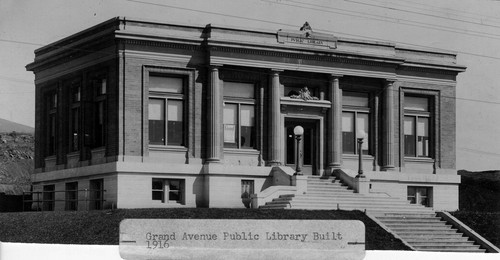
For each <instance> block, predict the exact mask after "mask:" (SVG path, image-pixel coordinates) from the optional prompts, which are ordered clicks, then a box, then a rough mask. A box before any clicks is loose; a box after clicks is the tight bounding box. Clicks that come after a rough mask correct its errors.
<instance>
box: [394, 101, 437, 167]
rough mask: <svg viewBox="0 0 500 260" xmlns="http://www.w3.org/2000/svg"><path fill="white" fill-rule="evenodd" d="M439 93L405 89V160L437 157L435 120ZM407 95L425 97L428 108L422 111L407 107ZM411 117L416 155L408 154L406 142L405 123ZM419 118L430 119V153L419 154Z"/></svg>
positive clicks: (403, 109)
mask: <svg viewBox="0 0 500 260" xmlns="http://www.w3.org/2000/svg"><path fill="white" fill-rule="evenodd" d="M436 96H437V95H436V94H434V93H432V92H429V91H403V93H402V96H401V100H402V102H401V128H400V129H401V131H400V132H401V154H402V157H403V158H405V160H412V159H423V160H426V159H429V160H432V159H435V158H436V157H437V150H438V149H436V142H435V140H436V138H437V137H436V134H437V133H436V132H435V126H434V125H435V122H436V121H435V120H437V118H436V115H437V114H436V107H435V106H436V98H437V97H436ZM405 97H414V98H415V97H416V98H425V99H427V104H428V105H427V110H426V111H422V110H413V109H405ZM407 117H411V118H413V123H414V125H413V131H414V133H415V143H414V151H413V152H414V154H415V155H414V156H413V155H407V154H406V148H407V147H406V145H407V144H406V142H405V132H404V130H405V128H404V123H405V118H407ZM419 118H427V120H428V126H427V127H428V129H427V131H428V138H429V144H428V155H419V154H418V149H419V148H418V136H419V132H418V120H419Z"/></svg>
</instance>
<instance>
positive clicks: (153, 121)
mask: <svg viewBox="0 0 500 260" xmlns="http://www.w3.org/2000/svg"><path fill="white" fill-rule="evenodd" d="M183 92H184V80H183V78H174V77H165V76H154V75H151V76H150V77H149V105H148V109H149V115H148V119H149V144H153V145H173V146H184V139H185V137H184V132H185V130H184V95H183Z"/></svg>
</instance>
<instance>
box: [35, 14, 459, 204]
mask: <svg viewBox="0 0 500 260" xmlns="http://www.w3.org/2000/svg"><path fill="white" fill-rule="evenodd" d="M299 28H300V24H298V26H297V30H295V31H288V30H279V28H273V30H269V29H266V30H256V29H245V28H232V27H227V26H217V25H213V24H209V25H206V26H195V25H185V24H184V25H183V24H171V23H162V22H155V21H147V20H138V19H128V18H123V17H119V18H115V19H111V20H109V21H107V22H104V23H102V24H99V25H97V26H95V27H92V28H90V29H87V30H84V31H82V32H79V33H77V34H75V35H72V36H70V37H67V38H65V39H63V40H60V41H58V42H55V43H53V44H50V45H47V46H45V47H42V48H40V49H38V50H36V52H35V54H36V57H35V60H34V62H33V63H31V64H29V65H28V66H27V69H28V70H30V71H33V72H34V73H35V83H36V125H35V128H36V148H35V168H36V169H35V173H34V174H33V176H32V180H33V191H34V192H35V193H34V199H35V200H36V199H37V198H36V197H37V194H39V195H38V196H39V200H43V203H42V205H43V207H44V210H85V209H106V208H157V207H232V208H238V207H240V208H241V207H251V206H253V207H258V206H263V205H264V204H266V203H268V202H270V201H272V200H273V199H276V198H278V197H279V196H280V195H281V196H283V195H290V196H294V195H299V194H306V193H307V192H308V182H307V180H308V179H311V178H318V177H314V176H323V177H324V178H326V177H328V176H330V175H334V176H336V177H337V178H339V179H341V180H342V181H343V183H344V185H347V186H348V187H349V188H350V189H352V190H353V191H354V192H356V193H360V194H364V195H365V196H375V197H376V196H379V197H388V198H389V197H391V198H392V197H394V198H399V199H402V200H405V201H409V204H421V205H423V206H425V207H430V208H433V209H435V210H450V211H451V210H456V209H458V185H459V183H460V177H459V176H458V175H457V172H456V169H455V149H456V148H455V143H456V140H455V125H456V122H455V120H456V117H455V113H456V108H455V93H456V77H457V74H458V73H460V72H463V71H465V67H464V66H461V65H457V64H456V55H455V54H454V53H450V52H445V51H442V50H429V49H418V48H414V47H408V46H399V45H397V44H393V43H386V42H375V41H365V40H356V39H347V38H341V37H336V36H334V35H331V34H325V33H318V32H315V31H314V30H313V29H314V27H313V28H311V26H309V25H308V24H307V23H306V24H304V26H303V27H302V28H300V30H299ZM299 125H300V126H301V127H302V130H303V132H302V135H301V136H300V141H297V138H296V136H295V133H294V128H295V127H296V126H299ZM362 137H364V139H361V138H362ZM358 140H362V144H361V145H360V146H359V147H360V148H358ZM360 155H361V156H360ZM359 158H362V168H363V173H362V174H359V173H358V165H359V164H360V162H359V161H358V160H359ZM297 162H298V163H299V168H300V169H301V174H296V169H297V167H296V163H297ZM38 192H40V193H38ZM337 204H338V205H337V207H339V205H341V204H342V203H341V202H340V203H337ZM340 208H341V206H340Z"/></svg>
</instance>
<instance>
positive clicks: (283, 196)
mask: <svg viewBox="0 0 500 260" xmlns="http://www.w3.org/2000/svg"><path fill="white" fill-rule="evenodd" d="M293 197H295V194H284V195H280V196H279V198H293Z"/></svg>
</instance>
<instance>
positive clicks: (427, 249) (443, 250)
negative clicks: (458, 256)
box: [415, 248, 486, 253]
mask: <svg viewBox="0 0 500 260" xmlns="http://www.w3.org/2000/svg"><path fill="white" fill-rule="evenodd" d="M415 249H417V250H418V251H431V252H432V251H433V252H460V253H486V249H469V248H415Z"/></svg>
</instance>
